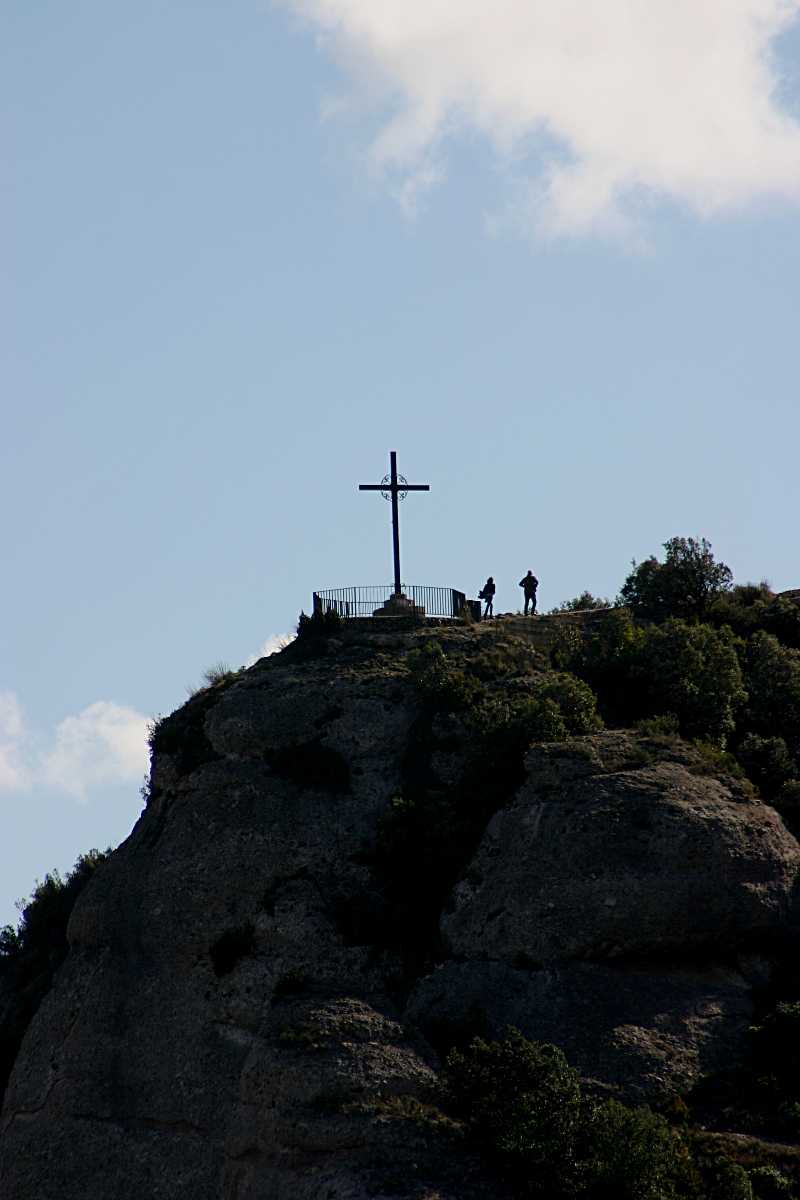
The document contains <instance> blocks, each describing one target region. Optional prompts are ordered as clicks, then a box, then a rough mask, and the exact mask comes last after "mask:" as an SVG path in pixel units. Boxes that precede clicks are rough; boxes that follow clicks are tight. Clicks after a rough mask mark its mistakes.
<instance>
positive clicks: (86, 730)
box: [41, 700, 148, 800]
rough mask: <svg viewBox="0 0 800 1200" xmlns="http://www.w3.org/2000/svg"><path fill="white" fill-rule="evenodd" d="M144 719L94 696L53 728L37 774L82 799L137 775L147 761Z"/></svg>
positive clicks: (131, 710)
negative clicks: (51, 742) (52, 743)
mask: <svg viewBox="0 0 800 1200" xmlns="http://www.w3.org/2000/svg"><path fill="white" fill-rule="evenodd" d="M147 726H148V720H147V717H144V716H143V715H142V714H141V713H138V712H135V711H134V709H132V708H124V707H123V706H122V705H120V704H114V702H113V701H111V700H96V701H95V702H94V704H90V705H89V706H88V708H85V709H84V710H83V711H82V712H80V713H78V715H77V716H75V717H66V718H65V719H64V720H63V721H62V722H61V723H60V724H59V725H58V726H57V728H56V735H55V746H54V747H53V749H52V750H50V751H49V752H48V753H47V754H46V755H45V756H44V758H43V761H42V764H41V775H42V778H43V780H44V781H45V782H46V783H48V784H49V785H50V786H51V787H54V788H57V789H59V790H60V791H64V792H67V793H69V794H70V795H72V796H75V798H76V799H78V800H86V798H87V793H88V792H89V791H91V790H94V789H96V788H97V787H99V786H101V785H103V784H112V783H124V782H126V781H128V780H137V779H141V777H142V775H143V774H144V772H145V770H146V768H147V763H148V751H147Z"/></svg>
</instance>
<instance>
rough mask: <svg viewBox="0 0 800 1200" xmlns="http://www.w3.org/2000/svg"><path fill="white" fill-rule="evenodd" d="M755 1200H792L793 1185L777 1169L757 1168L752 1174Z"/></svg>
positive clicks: (771, 1167)
mask: <svg viewBox="0 0 800 1200" xmlns="http://www.w3.org/2000/svg"><path fill="white" fill-rule="evenodd" d="M750 1185H751V1187H752V1189H753V1196H754V1198H755V1200H792V1197H793V1195H794V1193H793V1191H792V1185H791V1183H790V1182H789V1180H788V1179H787V1178H786V1176H785V1175H782V1174H781V1172H780V1171H779V1170H778V1169H777V1167H773V1166H763V1167H756V1168H755V1169H754V1170H752V1171H751V1172H750Z"/></svg>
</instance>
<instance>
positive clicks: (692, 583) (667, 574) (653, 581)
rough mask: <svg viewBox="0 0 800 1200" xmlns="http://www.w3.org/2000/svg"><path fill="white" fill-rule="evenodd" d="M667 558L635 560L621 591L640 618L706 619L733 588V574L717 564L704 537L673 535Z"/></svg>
mask: <svg viewBox="0 0 800 1200" xmlns="http://www.w3.org/2000/svg"><path fill="white" fill-rule="evenodd" d="M664 550H665V551H666V554H665V557H664V561H663V563H662V562H659V561H658V559H657V558H655V557H651V558H648V559H646V560H645V561H644V562H642V563H639V564H638V566H637V564H636V563H635V562H634V564H633V570H632V571H631V573H630V574H629V575H628V578H627V579H626V580H625V583H624V584H623V586H622V589H621V591H620V601H621V602H622V603H623V604H625V605H627V606H628V607H629V608H630V609H631V611H632V612H633V613H634V615H635V616H637V617H647V618H649V619H650V620H653V621H664V620H666V619H667V618H668V617H684V618H687V619H690V620H691V619H694V620H703V619H704V618H705V616H706V614H707V611H708V609H709V606H710V605H711V603H712V602H713V601H714V600H715V599H717V597H719V595H720V594H721V593H724V592H727V591H729V590H730V587H731V584H732V580H733V576H732V574H731V571H730V568H729V567H727V566H726V565H725V563H718V562H716V561H715V559H714V555H713V554H712V553H711V544H710V542H707V541H706V539H705V538H701V539H700V540H699V541H698V540H697V539H696V538H681V537H674V538H670V540H669V541H668V542H665V543H664Z"/></svg>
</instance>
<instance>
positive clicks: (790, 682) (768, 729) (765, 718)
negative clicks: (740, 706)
mask: <svg viewBox="0 0 800 1200" xmlns="http://www.w3.org/2000/svg"><path fill="white" fill-rule="evenodd" d="M744 670H745V685H746V687H747V692H748V703H747V708H746V710H745V713H744V717H743V723H744V727H745V728H746V729H747V731H748V732H750V731H752V732H754V733H759V734H761V735H762V736H764V737H779V738H783V739H784V741H785V742H786V745H787V747H788V749H789V753H790V754H791V755H792V756H793V757H794V758H795V759H797V758H798V756H800V650H791V649H788V648H787V647H786V646H782V645H781V644H780V642H779V641H778V639H777V638H776V637H774V636H773V635H772V634H768V633H763V632H761V633H757V634H755V635H754V636H753V637H752V638H750V640H749V642H748V643H747V647H746V650H745V653H744Z"/></svg>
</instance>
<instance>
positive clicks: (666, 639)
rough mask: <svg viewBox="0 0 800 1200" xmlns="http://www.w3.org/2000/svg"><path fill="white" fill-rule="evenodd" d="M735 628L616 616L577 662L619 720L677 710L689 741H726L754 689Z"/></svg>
mask: <svg viewBox="0 0 800 1200" xmlns="http://www.w3.org/2000/svg"><path fill="white" fill-rule="evenodd" d="M736 650H737V642H736V639H735V638H734V636H733V634H732V633H731V632H730V630H729V629H719V630H717V629H713V628H712V627H711V626H710V625H700V624H689V623H688V622H686V621H682V620H677V619H673V618H671V619H669V620H666V621H664V622H663V624H661V625H648V626H639V625H636V624H635V623H634V621H633V620H632V618H631V617H630V615H629V614H627V613H620V614H619V615H617V614H613V616H612V618H609V620H608V621H606V622H604V627H603V628H602V629H601V630H599V631H598V632H597V633H596V634H595V635H594V636H593V637H592V638H590V639H589V641H588V642H587V643H586V645H585V646H582V647H580V648H579V649H578V650H577V651H576V652H575V653H574V654H573V656H572V657H571V659H570V661H569V663H568V664H567V665H569V667H570V668H571V670H573V671H574V672H575V673H576V674H577V675H579V676H580V677H581V678H582V679H583V680H585V681H586V682H587V683H588V684H589V685H590V687H591V688H592V689H593V691H594V692H595V693H596V695H597V697H598V700H599V705H600V711H601V713H602V715H603V716H604V717H605V718H606V719H607V720H608V721H610V722H611V723H612V724H617V725H626V726H629V725H633V724H634V723H635V722H637V721H642V720H645V719H648V718H651V717H663V715H664V714H674V716H675V718H676V720H677V722H678V728H679V730H680V732H681V734H682V735H683V736H684V737H687V738H698V739H700V740H703V741H708V742H714V743H717V744H719V745H723V744H724V742H725V740H726V738H727V737H728V735H729V734H730V733H731V732H732V730H733V729H734V726H735V720H736V714H737V712H738V711H739V709H740V708H741V706H742V704H743V702H744V700H745V699H746V693H745V691H744V687H743V680H742V670H741V667H740V665H739V659H738V656H737V653H736Z"/></svg>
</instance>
